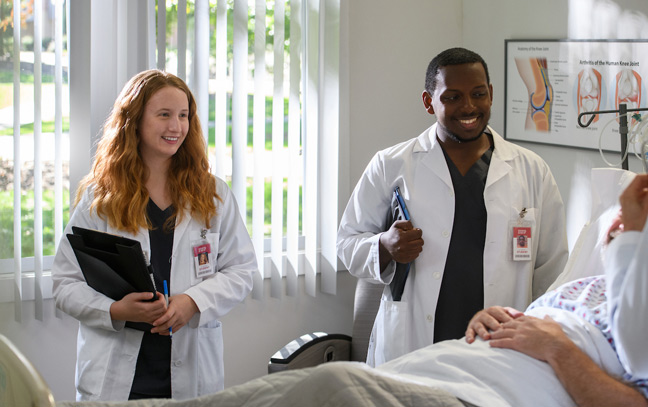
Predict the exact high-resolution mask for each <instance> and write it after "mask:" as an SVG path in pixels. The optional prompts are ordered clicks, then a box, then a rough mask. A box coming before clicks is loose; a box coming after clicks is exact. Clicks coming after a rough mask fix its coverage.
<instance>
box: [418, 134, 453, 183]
mask: <svg viewBox="0 0 648 407" xmlns="http://www.w3.org/2000/svg"><path fill="white" fill-rule="evenodd" d="M436 126H437V125H436V123H435V124H434V125H433V126H432V127H430V128H429V129H428V130H427V131H425V132H423V134H421V135H420V136H418V137H417V140H416V145H415V146H414V149H413V152H414V153H415V156H416V153H427V154H422V155H421V164H423V166H425V167H426V168H427V169H428V170H430V171H432V174H434V175H436V176H437V177H439V179H441V180H442V181H443V182H444V183H445V184H446V185H447V186H448V187H450V188H451V189H452V188H453V186H452V178H450V171H449V170H448V164H447V163H446V160H445V157H444V156H443V150H442V149H441V145H440V144H439V142H438V141H437V138H436ZM421 178H422V179H424V178H425V177H421Z"/></svg>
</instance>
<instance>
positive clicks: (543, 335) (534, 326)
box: [489, 315, 576, 365]
mask: <svg viewBox="0 0 648 407" xmlns="http://www.w3.org/2000/svg"><path fill="white" fill-rule="evenodd" d="M489 343H490V346H492V347H493V348H505V349H513V350H516V351H518V352H521V353H524V354H525V355H527V356H531V357H532V358H536V359H538V360H541V361H544V362H548V363H549V364H552V365H553V363H557V362H558V361H560V359H561V358H562V357H563V356H564V355H565V354H566V352H567V353H568V352H571V351H573V349H574V348H575V347H576V345H575V344H574V342H572V341H571V339H569V338H568V337H567V335H565V333H564V332H563V330H562V328H561V327H560V325H559V324H558V323H557V322H556V321H554V320H553V319H552V318H551V317H549V316H546V317H544V319H540V318H536V317H531V316H527V315H523V316H521V317H519V318H516V319H515V320H511V321H508V322H505V323H503V324H502V329H499V330H497V331H494V332H492V333H491V339H490V342H489Z"/></svg>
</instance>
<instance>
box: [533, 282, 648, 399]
mask: <svg viewBox="0 0 648 407" xmlns="http://www.w3.org/2000/svg"><path fill="white" fill-rule="evenodd" d="M605 291H606V286H605V276H595V277H587V278H583V279H580V280H576V281H572V282H570V283H567V284H564V285H562V286H560V287H558V288H557V289H555V290H553V291H551V292H548V293H546V294H544V295H543V296H541V297H540V298H538V299H537V300H535V301H534V302H533V303H531V305H529V307H528V308H527V310H530V309H533V308H537V307H552V308H559V309H564V310H566V311H570V312H573V313H575V314H577V315H579V316H581V317H583V319H585V320H586V321H588V322H589V323H590V324H592V325H594V326H596V327H597V328H598V329H600V330H601V332H602V333H603V335H604V336H605V338H606V339H607V341H608V342H609V343H610V346H612V348H613V349H614V351H615V352H616V344H615V342H614V338H613V337H612V332H611V328H610V324H609V323H608V307H607V297H606V294H605ZM623 380H624V381H626V382H628V383H631V384H632V385H634V386H636V387H637V389H638V390H639V391H641V393H642V394H643V395H644V396H645V397H647V398H648V378H638V377H633V376H632V375H630V374H628V373H627V372H626V373H625V374H624V376H623Z"/></svg>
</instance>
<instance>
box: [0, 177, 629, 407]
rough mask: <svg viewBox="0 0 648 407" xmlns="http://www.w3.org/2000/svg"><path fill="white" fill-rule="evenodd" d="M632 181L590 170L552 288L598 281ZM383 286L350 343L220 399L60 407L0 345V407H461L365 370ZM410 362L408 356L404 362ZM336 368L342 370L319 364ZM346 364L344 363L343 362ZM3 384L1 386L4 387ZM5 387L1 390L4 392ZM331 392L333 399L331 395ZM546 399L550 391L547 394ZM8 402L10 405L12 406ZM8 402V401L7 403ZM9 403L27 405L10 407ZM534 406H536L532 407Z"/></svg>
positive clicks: (362, 287)
mask: <svg viewBox="0 0 648 407" xmlns="http://www.w3.org/2000/svg"><path fill="white" fill-rule="evenodd" d="M633 177H634V174H633V173H630V172H627V171H623V170H616V169H595V170H592V177H591V179H592V188H591V191H592V208H591V217H590V221H588V222H587V223H586V224H585V225H584V227H583V229H582V231H581V233H580V235H579V237H578V239H577V242H576V243H575V245H574V248H573V250H572V253H571V254H570V259H569V261H568V263H567V265H566V267H565V270H564V271H563V273H562V274H561V275H560V276H559V277H558V280H557V282H556V283H555V284H559V283H560V282H562V281H570V280H573V279H576V278H579V277H583V276H586V275H597V274H602V269H603V266H602V260H601V256H600V249H601V246H602V243H603V242H604V241H605V238H606V232H607V225H609V223H610V220H611V219H612V217H613V216H615V215H616V213H617V212H618V208H619V206H618V198H617V197H618V195H619V193H620V192H621V191H622V190H623V189H625V187H626V186H627V185H628V184H629V182H630V181H631V180H632V178H633ZM381 293H382V286H379V285H373V284H363V283H360V284H358V287H357V289H356V304H355V309H354V327H353V332H352V336H350V337H349V336H346V335H340V334H332V335H331V334H324V333H315V334H310V335H305V336H304V337H302V338H298V339H297V340H295V341H292V342H291V343H290V344H289V345H287V346H286V347H284V349H283V353H282V351H279V352H278V353H277V354H275V355H273V357H272V358H271V361H270V364H269V371H271V372H278V371H282V372H281V373H280V374H269V375H266V376H263V377H260V378H257V379H254V380H252V381H249V382H247V383H244V384H241V385H238V386H233V387H229V388H227V389H225V390H224V391H222V392H219V393H216V394H213V395H207V396H203V397H200V398H195V399H191V400H185V401H177V400H161V399H152V400H138V401H130V402H112V403H111V402H71V401H70V402H66V401H64V402H59V403H56V404H54V402H53V397H52V394H51V392H50V391H49V389H48V387H47V385H46V384H45V383H44V381H43V380H42V378H41V377H40V375H38V373H37V372H36V370H35V369H34V368H33V366H31V364H30V363H29V361H28V360H27V359H26V358H25V357H24V356H22V355H21V354H20V352H19V351H18V350H17V349H16V348H15V347H14V346H13V345H11V344H10V343H9V342H8V341H6V339H5V338H3V337H0V338H1V339H2V341H0V345H1V347H2V349H0V353H1V355H0V402H2V403H0V405H2V406H5V405H7V406H11V405H16V406H19V405H20V406H21V405H26V406H29V405H33V406H47V407H53V406H54V405H56V407H189V406H192V407H203V406H205V407H206V406H215V405H218V406H224V407H228V406H231V407H234V406H236V407H238V406H246V407H256V406H259V407H260V406H276V407H279V406H282V407H289V406H302V405H306V404H304V398H305V397H308V400H310V401H309V403H308V404H307V405H309V406H336V407H337V406H354V407H356V406H365V405H366V406H373V405H377V404H379V405H383V406H395V407H404V406H420V405H426V406H433V407H434V406H445V407H462V406H465V405H466V404H464V403H463V402H461V401H459V400H458V399H457V398H456V397H455V396H453V395H452V394H450V393H449V392H447V391H445V390H442V389H439V388H435V387H433V386H430V385H426V384H425V383H426V377H424V376H422V375H420V373H419V376H417V374H416V373H411V374H400V372H399V373H396V372H395V371H391V372H390V371H389V370H387V371H385V370H382V371H381V370H379V369H372V368H369V367H368V366H367V365H365V364H363V363H359V362H353V361H354V360H364V358H365V355H366V352H367V346H368V341H369V335H370V332H371V328H372V324H373V318H375V314H376V310H377V308H378V304H379V302H380V294H381ZM407 356H408V355H405V357H407ZM328 361H339V363H322V362H328ZM347 361H348V362H347ZM427 364H429V362H428V363H427ZM3 383H4V384H3ZM3 386H4V387H3ZM332 389H333V391H332ZM543 391H544V390H543ZM547 391H549V390H548V389H547ZM10 397H11V398H10ZM7 400H10V401H7ZM14 400H21V401H22V400H24V403H23V402H19V403H14V402H13V401H14ZM531 405H533V404H531Z"/></svg>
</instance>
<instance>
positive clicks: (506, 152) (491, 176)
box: [486, 126, 517, 188]
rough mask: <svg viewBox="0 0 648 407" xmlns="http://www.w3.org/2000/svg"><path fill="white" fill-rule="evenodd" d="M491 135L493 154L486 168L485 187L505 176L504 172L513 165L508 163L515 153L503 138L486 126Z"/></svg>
mask: <svg viewBox="0 0 648 407" xmlns="http://www.w3.org/2000/svg"><path fill="white" fill-rule="evenodd" d="M488 129H489V130H490V131H491V134H492V135H493V144H494V145H495V150H494V151H493V156H492V158H491V163H490V166H489V168H488V177H487V179H486V188H488V187H489V186H491V185H492V184H494V183H495V182H497V181H498V180H500V179H501V178H503V177H504V176H506V174H508V173H509V171H511V169H512V168H513V167H511V165H510V164H509V163H508V162H509V161H511V160H513V159H514V158H515V156H516V155H517V152H515V151H514V150H513V149H511V148H510V146H509V145H508V144H507V143H504V139H503V138H502V137H501V136H500V135H499V134H497V133H496V132H495V131H494V130H493V129H491V128H490V126H489V127H488Z"/></svg>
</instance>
